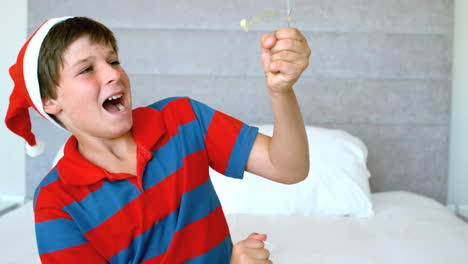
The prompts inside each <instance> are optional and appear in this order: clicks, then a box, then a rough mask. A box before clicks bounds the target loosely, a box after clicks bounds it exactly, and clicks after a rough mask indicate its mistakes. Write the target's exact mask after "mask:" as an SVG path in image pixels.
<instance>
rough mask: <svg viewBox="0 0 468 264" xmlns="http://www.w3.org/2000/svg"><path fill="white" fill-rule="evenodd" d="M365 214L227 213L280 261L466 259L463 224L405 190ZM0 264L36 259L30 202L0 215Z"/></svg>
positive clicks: (378, 199)
mask: <svg viewBox="0 0 468 264" xmlns="http://www.w3.org/2000/svg"><path fill="white" fill-rule="evenodd" d="M372 199H373V203H374V209H375V216H372V217H368V218H345V217H305V216H249V215H229V216H227V218H228V222H229V225H230V229H231V233H232V238H233V241H234V242H235V241H239V240H241V239H243V238H245V237H246V236H247V235H248V234H250V233H251V232H253V231H255V232H264V233H267V234H268V241H269V242H270V243H272V244H273V251H272V257H273V261H274V263H280V264H303V263H307V264H312V263H313V264H332V263H333V264H343V263H346V264H354V263H355V264H376V263H378V264H387V263H388V264H390V263H391V264H400V263H401V264H403V263H405V264H406V263H409V264H429V263H430V264H438V263H440V264H449V263H450V264H457V263H460V264H462V263H468V224H466V223H465V222H463V221H461V220H460V219H458V218H456V217H455V216H454V215H452V214H451V213H450V212H449V211H448V210H447V209H446V208H445V207H444V206H442V205H440V204H438V203H436V202H435V201H433V200H431V199H428V198H425V197H422V196H420V195H415V194H411V193H406V192H387V193H377V194H373V195H372ZM0 263H2V264H25V263H28V264H29V263H32V264H34V263H40V262H39V259H38V257H37V248H36V242H35V237H34V224H33V213H32V205H31V203H28V204H26V205H25V206H23V207H21V208H19V209H17V210H15V211H13V212H10V213H9V214H7V215H6V216H2V217H0Z"/></svg>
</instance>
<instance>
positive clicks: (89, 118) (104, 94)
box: [44, 36, 133, 139]
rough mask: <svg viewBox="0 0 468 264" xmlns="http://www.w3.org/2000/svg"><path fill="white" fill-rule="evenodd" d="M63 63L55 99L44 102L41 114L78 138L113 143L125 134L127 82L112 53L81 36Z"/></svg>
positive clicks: (129, 115) (129, 124)
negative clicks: (54, 118) (55, 118)
mask: <svg viewBox="0 0 468 264" xmlns="http://www.w3.org/2000/svg"><path fill="white" fill-rule="evenodd" d="M63 62H64V63H63V68H62V69H60V73H59V76H60V79H59V81H58V86H57V98H56V99H45V100H44V110H45V111H46V112H47V113H49V114H53V115H55V116H56V117H57V118H58V119H59V120H60V121H61V122H62V123H63V124H64V125H65V127H66V128H67V129H68V130H69V131H70V132H72V133H73V134H74V135H75V136H77V137H78V138H79V137H83V136H84V137H94V138H100V139H113V138H117V137H120V136H122V135H124V134H126V133H127V132H129V131H130V129H131V127H132V122H133V121H132V111H131V110H132V109H131V108H132V106H131V105H132V101H131V95H130V81H129V79H128V76H127V74H126V73H125V71H124V69H123V68H122V67H121V66H120V63H119V60H118V55H117V54H116V53H115V51H114V50H113V49H112V48H111V47H109V46H107V45H104V44H98V43H92V42H91V41H90V39H89V37H88V36H83V37H80V38H78V39H77V40H76V41H74V42H73V43H72V44H70V46H69V47H68V48H67V49H66V50H65V52H64V54H63Z"/></svg>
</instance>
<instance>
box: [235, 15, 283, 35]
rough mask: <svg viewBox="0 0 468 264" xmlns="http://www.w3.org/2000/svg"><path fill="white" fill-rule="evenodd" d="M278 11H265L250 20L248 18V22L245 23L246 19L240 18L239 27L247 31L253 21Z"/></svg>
mask: <svg viewBox="0 0 468 264" xmlns="http://www.w3.org/2000/svg"><path fill="white" fill-rule="evenodd" d="M277 14H278V12H268V13H265V14H263V15H261V16H258V17H256V18H254V19H252V20H250V22H249V23H248V24H247V20H246V19H242V20H241V21H240V27H241V28H242V29H243V30H244V31H245V32H249V27H250V26H252V24H253V23H254V22H258V21H260V20H262V18H264V17H265V16H268V15H277Z"/></svg>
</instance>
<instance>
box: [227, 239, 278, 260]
mask: <svg viewBox="0 0 468 264" xmlns="http://www.w3.org/2000/svg"><path fill="white" fill-rule="evenodd" d="M266 238H267V236H266V235H265V234H257V233H252V234H250V235H249V236H248V237H247V238H246V239H244V240H242V241H239V242H237V243H236V244H235V245H234V247H233V248H232V257H231V263H230V264H271V263H272V262H271V261H270V260H269V259H268V258H269V257H270V252H269V251H268V250H267V249H265V247H264V246H265V244H264V243H263V241H265V240H266Z"/></svg>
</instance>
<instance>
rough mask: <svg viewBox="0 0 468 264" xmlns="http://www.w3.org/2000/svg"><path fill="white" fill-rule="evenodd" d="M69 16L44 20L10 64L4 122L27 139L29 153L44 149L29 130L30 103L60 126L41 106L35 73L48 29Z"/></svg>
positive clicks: (43, 115) (32, 153)
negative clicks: (9, 84)
mask: <svg viewBox="0 0 468 264" xmlns="http://www.w3.org/2000/svg"><path fill="white" fill-rule="evenodd" d="M69 18H70V17H61V18H52V19H49V20H46V21H44V22H43V23H42V25H41V26H39V28H38V29H36V31H35V32H34V34H33V35H32V36H31V37H30V38H29V39H28V41H26V43H25V44H24V46H23V47H22V48H21V50H20V52H19V54H18V58H17V59H16V63H15V64H13V65H12V66H11V67H10V76H11V78H12V79H13V82H14V84H15V86H14V88H13V91H12V92H11V95H10V104H9V106H8V111H7V114H6V116H5V123H6V126H7V127H8V128H9V129H10V130H11V131H13V132H14V133H15V134H17V135H19V136H21V137H23V138H24V139H25V140H26V143H27V144H26V153H27V154H28V155H29V156H31V157H35V156H38V155H40V154H41V153H42V152H43V151H44V144H43V143H41V142H40V141H36V137H35V136H34V134H33V133H32V131H31V119H30V116H29V111H28V108H29V107H32V108H33V109H34V110H36V112H38V113H39V114H40V115H41V116H42V117H44V118H45V119H47V120H49V121H51V122H52V123H53V124H54V125H56V126H57V127H59V128H62V129H63V127H62V126H60V125H59V124H58V123H57V122H56V121H55V120H54V119H53V118H52V117H50V116H49V115H48V114H47V113H46V112H45V111H44V109H43V105H42V99H41V93H40V90H39V79H38V76H37V65H38V59H39V51H40V49H41V45H42V42H43V41H44V38H45V37H46V36H47V33H48V32H49V30H50V29H51V28H52V27H53V26H54V25H55V24H57V23H59V22H61V21H64V20H66V19H69Z"/></svg>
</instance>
